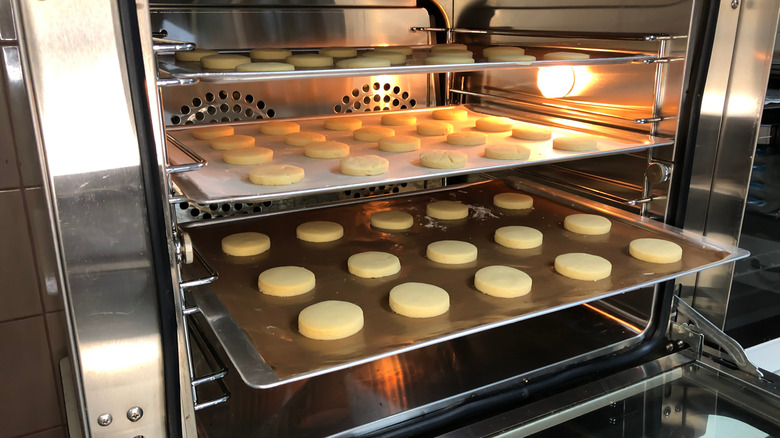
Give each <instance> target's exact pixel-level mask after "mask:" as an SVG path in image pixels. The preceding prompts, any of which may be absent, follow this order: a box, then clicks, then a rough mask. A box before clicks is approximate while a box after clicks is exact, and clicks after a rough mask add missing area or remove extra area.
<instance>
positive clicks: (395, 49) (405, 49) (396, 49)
mask: <svg viewBox="0 0 780 438" xmlns="http://www.w3.org/2000/svg"><path fill="white" fill-rule="evenodd" d="M374 52H379V53H387V52H390V53H403V54H404V55H405V56H408V55H411V54H412V52H413V50H412V48H411V47H409V46H384V47H374Z"/></svg>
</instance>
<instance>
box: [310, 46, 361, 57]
mask: <svg viewBox="0 0 780 438" xmlns="http://www.w3.org/2000/svg"><path fill="white" fill-rule="evenodd" d="M319 53H320V55H325V56H330V57H332V58H352V57H354V56H357V49H356V48H354V47H323V48H321V49H320V50H319Z"/></svg>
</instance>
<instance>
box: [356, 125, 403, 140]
mask: <svg viewBox="0 0 780 438" xmlns="http://www.w3.org/2000/svg"><path fill="white" fill-rule="evenodd" d="M391 135H395V131H394V130H393V128H388V127H387V126H366V127H363V128H359V129H356V130H354V131H352V138H354V139H355V140H357V141H379V139H380V138H382V137H390V136H391Z"/></svg>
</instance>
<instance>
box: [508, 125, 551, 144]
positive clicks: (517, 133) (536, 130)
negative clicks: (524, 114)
mask: <svg viewBox="0 0 780 438" xmlns="http://www.w3.org/2000/svg"><path fill="white" fill-rule="evenodd" d="M512 137H514V138H519V139H521V140H529V141H542V140H549V139H550V137H552V131H550V130H549V129H547V128H542V127H540V126H525V125H521V126H515V127H514V128H512Z"/></svg>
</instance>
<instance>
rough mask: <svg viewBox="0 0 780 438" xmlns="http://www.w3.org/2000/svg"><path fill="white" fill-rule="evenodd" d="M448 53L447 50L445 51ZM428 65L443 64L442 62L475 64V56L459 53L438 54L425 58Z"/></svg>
mask: <svg viewBox="0 0 780 438" xmlns="http://www.w3.org/2000/svg"><path fill="white" fill-rule="evenodd" d="M444 53H447V52H444ZM425 64H426V65H441V64H474V59H473V58H468V57H465V56H458V55H449V54H447V55H437V56H431V57H429V58H425Z"/></svg>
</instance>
